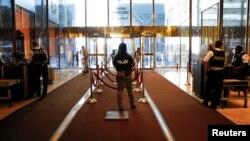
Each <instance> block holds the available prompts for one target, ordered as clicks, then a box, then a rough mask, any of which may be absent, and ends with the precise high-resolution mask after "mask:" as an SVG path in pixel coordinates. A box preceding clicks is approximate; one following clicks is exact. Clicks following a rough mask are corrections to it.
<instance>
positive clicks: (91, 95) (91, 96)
mask: <svg viewBox="0 0 250 141" xmlns="http://www.w3.org/2000/svg"><path fill="white" fill-rule="evenodd" d="M92 75H93V74H92V69H90V75H89V80H90V98H89V100H88V101H89V103H91V104H93V103H96V102H97V100H96V99H95V98H94V97H93V89H92V84H93V79H92Z"/></svg>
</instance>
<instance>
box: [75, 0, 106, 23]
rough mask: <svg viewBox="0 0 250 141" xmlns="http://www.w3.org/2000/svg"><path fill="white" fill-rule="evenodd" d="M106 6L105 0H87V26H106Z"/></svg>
mask: <svg viewBox="0 0 250 141" xmlns="http://www.w3.org/2000/svg"><path fill="white" fill-rule="evenodd" d="M107 7H108V4H107V0H87V5H86V8H87V26H88V27H91V26H107V25H108V15H107V13H108V9H107ZM79 18H80V17H79Z"/></svg>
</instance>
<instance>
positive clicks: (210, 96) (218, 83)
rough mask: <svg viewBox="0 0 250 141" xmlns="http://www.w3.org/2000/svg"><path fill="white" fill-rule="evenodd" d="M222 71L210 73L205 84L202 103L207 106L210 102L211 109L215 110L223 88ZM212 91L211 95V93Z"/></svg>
mask: <svg viewBox="0 0 250 141" xmlns="http://www.w3.org/2000/svg"><path fill="white" fill-rule="evenodd" d="M223 77H224V76H223V71H210V72H209V73H208V78H207V80H206V83H205V91H204V92H205V93H204V99H203V103H204V104H206V105H208V102H209V101H210V100H211V105H210V106H211V108H216V107H217V105H219V104H220V98H221V92H222V87H223ZM212 90H213V93H211V91H212Z"/></svg>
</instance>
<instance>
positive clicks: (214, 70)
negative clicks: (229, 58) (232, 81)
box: [202, 40, 225, 109]
mask: <svg viewBox="0 0 250 141" xmlns="http://www.w3.org/2000/svg"><path fill="white" fill-rule="evenodd" d="M224 63H225V51H223V50H222V42H221V41H219V40H218V41H216V42H215V49H213V50H210V51H208V53H207V54H206V56H205V58H204V59H203V65H204V71H205V73H206V74H207V76H208V77H207V80H206V83H205V94H204V98H203V103H202V104H203V105H205V106H209V105H208V102H209V101H210V100H211V105H210V107H211V108H212V109H216V107H217V106H218V105H219V103H220V97H221V92H222V86H223V77H224V75H223V71H224ZM211 90H214V93H213V95H211Z"/></svg>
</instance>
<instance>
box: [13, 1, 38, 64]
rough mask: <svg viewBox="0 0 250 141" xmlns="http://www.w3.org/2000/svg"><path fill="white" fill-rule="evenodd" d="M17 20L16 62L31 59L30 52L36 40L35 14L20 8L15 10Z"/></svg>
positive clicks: (17, 7)
mask: <svg viewBox="0 0 250 141" xmlns="http://www.w3.org/2000/svg"><path fill="white" fill-rule="evenodd" d="M15 12H16V14H15V18H16V21H18V22H16V52H15V60H16V61H23V60H24V59H29V58H30V56H29V51H30V50H31V49H32V47H31V41H32V40H34V39H35V31H34V27H35V13H34V12H31V11H28V10H26V9H24V8H22V7H20V6H16V9H15Z"/></svg>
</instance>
